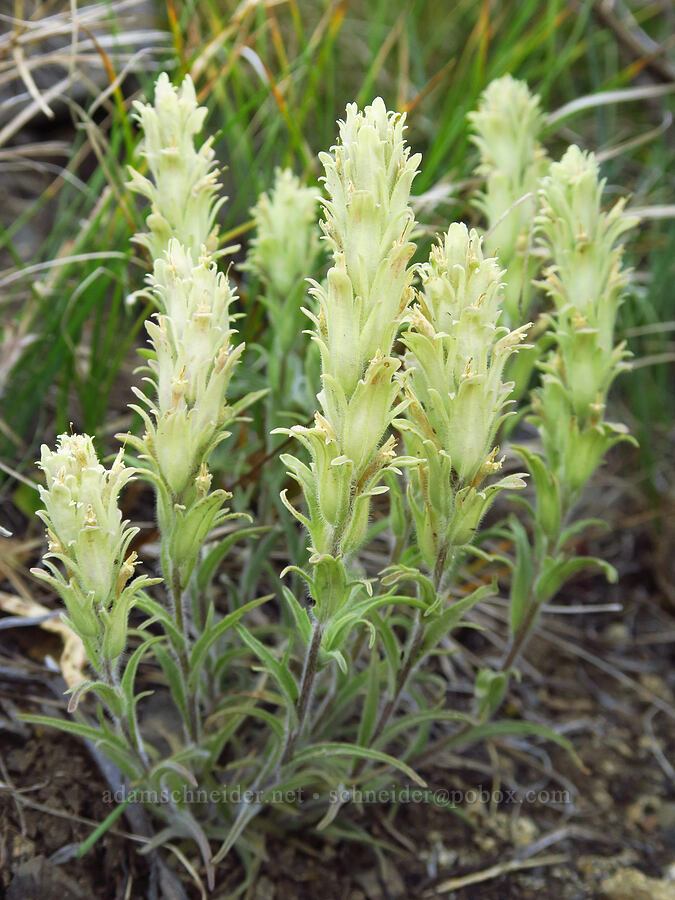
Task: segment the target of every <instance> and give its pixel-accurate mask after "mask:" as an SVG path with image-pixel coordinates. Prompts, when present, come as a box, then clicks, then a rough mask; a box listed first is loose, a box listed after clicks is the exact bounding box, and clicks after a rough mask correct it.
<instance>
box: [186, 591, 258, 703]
mask: <svg viewBox="0 0 675 900" xmlns="http://www.w3.org/2000/svg"><path fill="white" fill-rule="evenodd" d="M272 596H273V594H268V595H267V596H266V597H256V599H255V600H251V601H250V603H246V604H245V605H244V606H240V607H239V609H235V611H234V612H231V613H229V614H228V615H227V616H225V618H224V619H221V621H220V622H218V624H217V625H215V626H212V627H211V628H210V629H208V630H206V631H204V634H202V636H201V637H200V638H199V640H198V641H197V643H196V644H195V645H194V647H193V648H192V653H191V654H190V674H189V675H188V690H190V691H194V690H196V688H197V685H198V684H199V675H200V672H201V667H202V664H203V662H204V659H205V658H206V655H207V653H208V652H209V650H210V649H211V647H212V646H213V645H214V643H215V642H216V641H217V640H218V639H219V638H220V637H222V635H223V634H225V632H226V631H228V630H229V629H230V628H232V627H233V626H234V625H236V624H237V622H238V621H239V620H240V619H241V617H242V616H243V615H245V614H246V613H247V612H250V611H251V610H252V609H255V608H256V606H260V605H261V604H263V603H266V602H267V601H268V600H270V599H271V597H272Z"/></svg>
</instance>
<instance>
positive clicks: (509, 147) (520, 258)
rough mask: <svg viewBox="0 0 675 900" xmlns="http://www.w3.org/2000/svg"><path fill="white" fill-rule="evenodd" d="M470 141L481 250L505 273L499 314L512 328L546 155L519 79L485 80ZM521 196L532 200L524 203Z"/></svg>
mask: <svg viewBox="0 0 675 900" xmlns="http://www.w3.org/2000/svg"><path fill="white" fill-rule="evenodd" d="M469 122H470V123H471V126H472V128H473V130H474V135H473V136H472V140H473V141H474V143H475V144H476V146H477V147H478V149H479V151H480V164H479V166H478V168H477V170H476V171H477V173H478V174H479V175H481V176H483V177H484V178H485V188H484V189H483V191H482V192H481V194H480V195H479V200H478V205H479V206H480V208H481V209H482V210H483V212H484V213H485V216H486V218H487V222H488V226H489V232H488V235H487V237H486V239H485V245H486V248H487V251H488V252H489V253H490V254H491V255H495V256H497V257H498V258H499V262H500V263H501V265H502V266H504V267H505V268H506V270H507V278H506V279H505V293H504V310H505V312H506V315H507V318H508V321H509V322H510V323H511V324H512V325H518V324H520V323H521V322H522V317H521V312H520V304H521V295H522V300H523V307H524V312H523V315H525V314H526V312H527V306H528V302H529V301H528V294H529V290H530V279H531V277H532V274H534V272H533V271H531V269H533V268H534V266H533V260H532V259H530V266H528V271H527V272H526V271H525V265H526V258H528V250H529V249H530V248H529V247H528V244H529V235H530V233H531V232H532V230H533V225H534V213H533V210H534V209H535V207H536V194H537V188H538V180H539V178H540V177H541V176H542V175H543V174H544V172H545V171H546V166H547V159H546V153H545V151H544V149H543V148H542V146H541V144H540V143H539V140H538V138H539V135H540V133H541V131H542V129H543V126H544V116H543V114H542V111H541V109H540V106H539V97H538V96H537V95H533V94H531V93H530V91H529V88H528V86H527V84H525V82H524V81H517V80H516V79H515V78H512V77H511V76H510V75H505V76H504V77H503V78H497V79H495V80H494V81H492V82H490V84H489V85H488V86H487V88H486V89H485V91H484V92H483V94H482V96H481V99H480V102H479V105H478V109H477V110H476V111H475V112H472V113H469ZM527 194H532V199H530V200H524V201H523V198H524V197H525V196H526V195H527Z"/></svg>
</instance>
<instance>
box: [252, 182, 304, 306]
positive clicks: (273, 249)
mask: <svg viewBox="0 0 675 900" xmlns="http://www.w3.org/2000/svg"><path fill="white" fill-rule="evenodd" d="M318 203H319V194H318V192H317V190H316V189H315V188H312V187H306V186H304V185H303V184H302V182H301V181H300V179H299V178H298V177H297V175H294V174H293V172H291V170H290V169H277V170H276V172H275V176H274V185H273V187H272V190H271V191H270V192H269V193H263V194H261V195H260V197H259V198H258V202H257V203H256V205H255V206H254V207H253V209H252V210H251V213H252V215H253V219H254V221H255V226H256V233H255V236H254V237H253V238H252V240H251V242H250V244H249V251H248V258H247V261H246V268H248V269H250V270H251V271H253V272H255V273H256V274H257V275H258V277H259V278H260V279H261V280H262V281H263V282H264V283H265V286H266V287H267V289H268V290H269V291H271V292H272V293H273V294H274V299H275V301H276V302H280V303H282V304H283V303H284V302H285V301H286V300H287V298H289V297H290V296H291V295H293V294H294V293H295V292H296V290H297V288H298V285H299V284H300V286H302V287H304V278H305V275H306V273H307V272H308V271H311V270H312V266H313V262H314V260H315V259H316V257H317V255H318V252H319V240H318V234H317V228H316V214H317V206H318ZM268 302H269V298H268Z"/></svg>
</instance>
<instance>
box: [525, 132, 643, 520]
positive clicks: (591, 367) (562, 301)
mask: <svg viewBox="0 0 675 900" xmlns="http://www.w3.org/2000/svg"><path fill="white" fill-rule="evenodd" d="M603 188H604V181H603V180H601V179H600V173H599V168H598V164H597V161H596V159H595V157H594V155H593V154H592V153H586V152H584V151H582V150H580V149H579V148H578V147H576V146H574V145H573V146H571V147H569V148H568V150H567V151H566V152H565V154H564V156H563V158H562V159H561V160H560V162H557V163H553V164H552V165H551V169H550V174H549V175H548V177H547V178H545V179H544V180H543V182H542V188H541V214H540V216H539V218H538V228H539V238H540V246H541V247H542V249H543V250H544V251H545V252H547V253H548V254H550V257H551V260H552V264H551V266H550V267H549V268H548V269H547V270H546V271H545V272H544V274H545V276H546V280H545V281H544V286H545V287H546V289H547V290H548V292H549V295H550V296H551V298H552V299H553V301H554V303H555V306H556V311H555V314H554V315H553V316H552V317H551V322H552V325H553V334H554V337H555V340H556V348H555V350H554V351H553V352H552V353H551V354H550V355H549V357H548V358H547V359H546V360H545V361H544V362H543V363H542V364H541V368H542V369H543V371H544V375H543V378H542V387H541V388H539V389H538V390H537V391H535V392H534V394H533V409H534V412H535V421H536V422H537V424H538V426H539V429H540V431H541V435H542V440H543V443H544V448H545V452H546V459H547V468H548V469H549V471H550V472H551V473H552V474H553V475H554V477H555V481H556V484H557V485H559V486H560V487H559V493H560V496H561V498H562V499H561V501H560V502H561V503H562V506H561V509H562V511H563V512H565V511H566V510H567V509H568V508H569V507H570V505H571V504H572V503H573V502H575V500H576V499H577V497H578V495H579V492H580V491H581V489H582V488H583V486H584V485H585V484H586V482H587V481H588V479H589V478H590V477H591V475H592V474H593V472H594V471H595V469H596V468H597V466H598V465H599V464H600V461H601V460H602V457H603V456H604V455H605V453H606V452H607V450H608V449H609V448H610V447H611V446H612V445H613V444H615V443H617V442H618V441H621V440H626V439H628V438H627V429H626V428H625V427H624V426H621V425H615V424H611V423H609V422H604V421H603V417H604V410H605V401H606V399H607V394H608V392H609V389H610V387H611V384H612V382H613V381H614V379H615V378H616V376H617V375H618V374H619V372H621V371H622V370H623V369H625V368H626V363H625V362H624V359H625V357H626V356H627V353H626V350H625V344H619V345H617V346H615V345H614V327H615V322H616V315H617V311H618V308H619V306H620V304H621V300H622V294H623V289H624V287H625V285H626V282H627V281H628V274H629V273H628V272H627V271H626V270H625V269H622V265H621V258H622V252H623V248H622V245H621V237H622V235H623V234H624V233H625V232H626V231H627V230H628V229H630V228H633V227H635V225H637V224H638V221H639V220H638V219H637V218H636V217H634V216H628V215H625V214H624V213H623V209H624V206H625V202H626V201H625V198H620V199H619V200H618V201H617V202H616V203H615V204H614V206H613V207H612V208H611V209H610V210H609V211H608V212H604V211H603V209H602V193H603Z"/></svg>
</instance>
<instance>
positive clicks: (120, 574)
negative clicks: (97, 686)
mask: <svg viewBox="0 0 675 900" xmlns="http://www.w3.org/2000/svg"><path fill="white" fill-rule="evenodd" d="M39 466H40V468H41V469H42V471H43V472H44V474H45V479H46V486H45V487H42V486H40V488H39V491H40V498H41V500H42V502H43V504H44V509H43V510H40V511H39V512H38V515H39V516H40V518H41V519H42V521H43V522H44V523H45V526H46V528H47V536H48V539H49V552H48V553H47V554H45V556H44V564H45V566H46V567H47V569H48V570H49V572H45V571H44V570H43V569H33V570H32V572H33V574H34V575H35V576H37V577H38V578H41V579H42V580H43V581H46V582H48V583H49V584H50V585H51V586H52V587H53V588H54V589H55V590H56V591H57V592H58V593H59V594H60V595H61V597H62V599H63V602H64V604H65V606H66V609H67V611H68V616H69V622H68V624H69V625H70V626H71V628H72V629H73V631H75V633H76V634H77V635H79V637H80V638H81V639H82V642H83V643H84V646H85V649H86V651H87V655H88V657H89V659H90V661H91V663H92V665H93V666H94V667H95V668H96V670H97V671H98V672H99V674H101V675H105V676H108V677H110V676H111V675H112V673H114V672H115V671H116V666H117V661H118V659H119V657H120V655H121V654H122V652H123V651H124V648H125V646H126V636H127V619H128V615H129V610H130V609H131V607H132V606H133V605H134V603H135V601H136V599H137V597H138V592H139V591H140V589H141V588H142V587H144V586H145V585H147V584H149V583H150V582H149V579H147V578H146V577H145V576H139V577H137V578H133V580H131V581H130V579H131V578H132V576H133V574H134V566H135V565H136V559H137V557H136V553H135V552H133V551H131V552H129V544H130V543H131V541H132V539H133V537H134V535H136V534H137V532H138V528H129V527H127V526H128V522H123V521H122V515H121V512H120V510H119V506H118V500H119V494H120V491H121V490H122V488H123V487H124V485H125V484H126V483H127V482H128V481H129V479H130V478H131V477H132V475H133V474H134V469H131V468H129V467H127V466H125V465H124V463H123V462H122V451H120V453H119V454H118V456H117V458H116V459H115V461H114V463H113V465H112V467H111V468H110V469H106V468H104V466H103V465H102V464H101V463H100V462H99V460H98V457H97V455H96V451H95V450H94V445H93V442H92V439H91V438H90V437H89V436H88V435H86V434H62V435H59V437H58V440H57V444H56V450H50V449H49V447H47V446H46V445H43V446H42V454H41V459H40V463H39ZM53 559H55V560H58V561H59V562H61V563H62V564H63V566H64V568H65V575H64V574H63V573H62V572H61V571H60V570H59V568H58V567H57V566H56V565H55V564H54V563H53V562H51V560H53Z"/></svg>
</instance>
